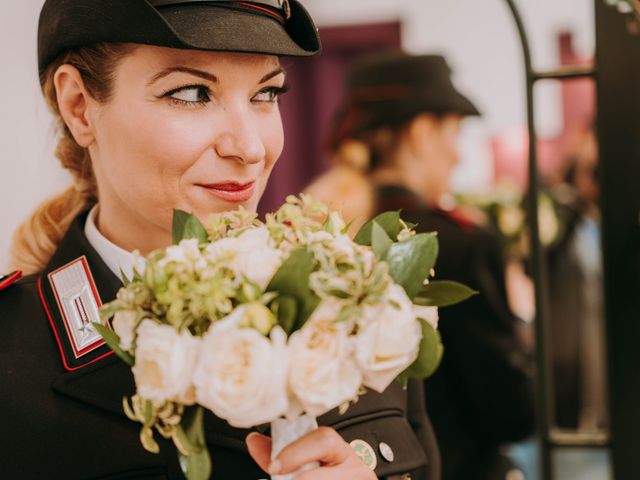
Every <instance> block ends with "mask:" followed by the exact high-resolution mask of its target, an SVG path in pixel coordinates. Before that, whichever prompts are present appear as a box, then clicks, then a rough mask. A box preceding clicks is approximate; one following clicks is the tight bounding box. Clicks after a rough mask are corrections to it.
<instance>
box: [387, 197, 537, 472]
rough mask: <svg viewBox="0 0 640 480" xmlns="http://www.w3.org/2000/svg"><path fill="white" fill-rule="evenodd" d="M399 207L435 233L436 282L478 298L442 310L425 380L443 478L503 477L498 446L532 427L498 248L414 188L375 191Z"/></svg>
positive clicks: (528, 389)
mask: <svg viewBox="0 0 640 480" xmlns="http://www.w3.org/2000/svg"><path fill="white" fill-rule="evenodd" d="M399 209H402V212H401V216H402V218H403V219H404V220H406V221H409V222H412V223H416V224H417V227H416V230H417V231H418V232H432V231H437V232H438V239H439V242H440V254H439V257H438V261H437V263H436V267H435V271H436V279H446V280H454V281H458V282H461V283H464V284H465V285H467V286H469V287H471V288H473V289H475V290H477V291H478V292H479V295H476V296H475V297H473V298H471V299H470V300H467V301H465V302H462V303H460V304H458V305H455V306H452V307H447V308H444V309H441V310H440V323H439V330H440V333H441V335H442V342H443V344H444V356H443V360H442V364H441V365H440V368H439V369H438V370H437V371H436V373H435V374H434V375H433V376H432V377H430V378H429V379H427V380H426V381H425V397H426V404H427V411H428V412H429V416H430V417H431V419H432V421H433V427H434V429H435V432H436V437H437V439H438V443H439V445H440V450H441V457H442V478H443V480H453V479H456V480H458V479H460V480H462V479H464V480H470V479H473V480H484V479H501V480H504V478H505V474H506V472H507V471H508V470H509V469H510V468H511V465H510V462H509V461H508V460H507V459H506V458H504V457H503V456H502V455H500V453H499V446H500V444H502V443H505V442H509V441H516V440H520V439H522V438H524V437H526V436H527V435H529V434H530V433H531V432H532V430H533V424H534V405H533V390H532V383H531V381H530V376H529V375H528V373H527V370H528V360H527V358H526V356H525V354H524V353H523V350H522V347H521V346H520V345H519V343H518V341H517V338H516V335H515V331H514V327H515V318H514V316H513V314H512V313H511V311H510V310H509V308H508V306H507V299H506V291H505V286H504V265H503V259H502V253H501V245H500V243H499V242H498V240H497V238H496V237H494V236H493V235H491V234H490V233H489V232H487V231H485V230H483V229H481V228H478V227H476V226H474V225H472V224H471V223H469V222H465V221H462V220H459V219H454V218H453V217H452V216H451V215H450V214H447V213H445V212H442V211H437V210H434V209H430V208H428V207H427V206H425V204H424V203H423V202H422V201H421V200H420V198H419V197H417V196H416V195H414V194H413V193H411V192H410V191H408V190H406V189H404V188H402V187H395V186H385V187H381V188H379V190H378V211H379V212H384V211H388V210H399Z"/></svg>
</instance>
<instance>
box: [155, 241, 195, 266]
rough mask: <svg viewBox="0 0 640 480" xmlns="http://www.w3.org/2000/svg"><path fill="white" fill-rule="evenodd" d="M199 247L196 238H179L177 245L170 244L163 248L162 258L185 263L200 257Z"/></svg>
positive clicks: (167, 260)
mask: <svg viewBox="0 0 640 480" xmlns="http://www.w3.org/2000/svg"><path fill="white" fill-rule="evenodd" d="M200 256H201V254H200V248H199V247H198V240H197V239H195V238H189V239H186V240H181V241H180V243H179V244H178V245H171V246H170V247H168V248H167V249H166V250H165V257H164V260H165V261H166V262H178V263H187V262H195V261H197V260H198V259H199V258H200Z"/></svg>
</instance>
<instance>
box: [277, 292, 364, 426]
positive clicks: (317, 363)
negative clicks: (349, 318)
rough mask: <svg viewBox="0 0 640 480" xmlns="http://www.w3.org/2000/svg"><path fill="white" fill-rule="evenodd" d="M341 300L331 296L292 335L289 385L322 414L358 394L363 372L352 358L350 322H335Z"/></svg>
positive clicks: (304, 402) (313, 412) (313, 410)
mask: <svg viewBox="0 0 640 480" xmlns="http://www.w3.org/2000/svg"><path fill="white" fill-rule="evenodd" d="M339 312H340V302H339V301H338V300H336V299H333V298H329V299H327V300H324V301H323V302H322V303H320V305H318V307H317V308H316V310H315V311H314V312H313V314H312V315H311V317H310V318H309V320H308V321H307V323H306V324H305V325H304V327H302V329H300V330H298V331H297V332H295V333H293V334H292V335H291V337H290V338H289V355H290V362H291V367H290V373H289V387H290V388H291V390H292V392H293V393H294V394H295V396H296V398H297V400H298V401H299V402H300V404H301V406H302V409H303V410H305V411H306V412H307V413H309V414H311V415H314V416H316V417H317V416H320V415H322V414H323V413H326V412H328V411H329V410H331V409H333V408H335V407H338V406H339V405H341V404H343V403H345V402H346V401H349V400H354V399H355V398H356V397H357V396H358V391H359V389H360V386H361V385H362V373H361V371H360V369H359V368H358V366H357V364H356V363H355V361H354V360H353V356H352V345H351V342H350V339H349V336H348V333H349V332H348V328H349V324H348V322H336V321H335V320H336V318H337V317H338V314H339Z"/></svg>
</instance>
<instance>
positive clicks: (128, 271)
mask: <svg viewBox="0 0 640 480" xmlns="http://www.w3.org/2000/svg"><path fill="white" fill-rule="evenodd" d="M98 208H99V205H96V206H95V207H93V208H92V209H91V211H90V212H89V216H88V217H87V222H86V223H85V224H84V234H85V236H86V237H87V240H88V241H89V243H90V244H91V246H92V247H93V248H94V249H95V251H96V252H98V255H100V258H102V261H103V262H104V263H105V264H106V265H107V267H109V270H111V271H112V272H113V273H114V274H115V275H116V277H118V278H121V277H122V274H121V271H122V273H124V274H125V275H126V276H127V278H133V267H134V265H135V256H134V255H133V253H131V252H127V251H126V250H125V249H123V248H120V247H119V246H118V245H116V244H115V243H113V242H112V241H110V240H109V239H107V238H106V237H105V236H104V235H102V233H100V231H99V230H98V227H97V226H96V216H97V215H98Z"/></svg>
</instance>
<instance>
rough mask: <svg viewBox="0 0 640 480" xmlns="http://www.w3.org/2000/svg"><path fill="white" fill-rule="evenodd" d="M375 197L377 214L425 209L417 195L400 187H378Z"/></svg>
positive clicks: (425, 206)
mask: <svg viewBox="0 0 640 480" xmlns="http://www.w3.org/2000/svg"><path fill="white" fill-rule="evenodd" d="M377 196H378V211H379V212H385V211H390V210H414V209H423V208H427V205H426V204H425V203H424V202H423V201H422V199H421V198H420V197H419V196H418V195H416V194H415V193H414V192H412V191H411V190H409V189H408V188H406V187H403V186H401V185H379V186H378V188H377Z"/></svg>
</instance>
